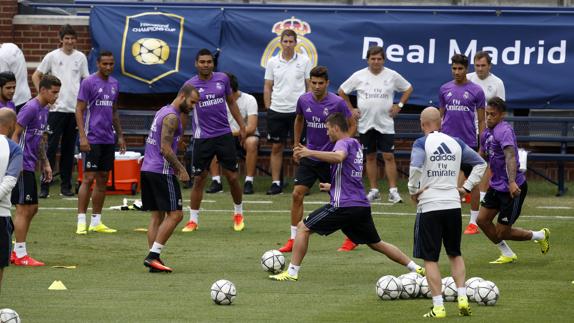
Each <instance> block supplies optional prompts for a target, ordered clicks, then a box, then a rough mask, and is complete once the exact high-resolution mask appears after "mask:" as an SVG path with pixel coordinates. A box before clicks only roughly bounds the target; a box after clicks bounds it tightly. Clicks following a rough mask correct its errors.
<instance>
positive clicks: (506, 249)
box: [496, 240, 514, 257]
mask: <svg viewBox="0 0 574 323" xmlns="http://www.w3.org/2000/svg"><path fill="white" fill-rule="evenodd" d="M496 246H497V247H498V249H500V252H501V253H502V255H503V256H506V257H512V256H513V255H514V252H513V251H512V249H510V247H509V246H508V244H506V241H504V240H502V241H500V242H499V243H497V244H496Z"/></svg>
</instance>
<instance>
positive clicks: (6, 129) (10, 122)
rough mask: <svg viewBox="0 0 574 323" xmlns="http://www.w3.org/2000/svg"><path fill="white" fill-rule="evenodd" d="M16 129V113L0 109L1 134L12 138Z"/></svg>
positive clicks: (7, 109) (8, 109)
mask: <svg viewBox="0 0 574 323" xmlns="http://www.w3.org/2000/svg"><path fill="white" fill-rule="evenodd" d="M15 127H16V112H14V110H12V109H10V108H1V109H0V134H2V135H5V136H7V137H10V136H12V132H14V128H15Z"/></svg>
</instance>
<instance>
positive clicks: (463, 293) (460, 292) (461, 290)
mask: <svg viewBox="0 0 574 323" xmlns="http://www.w3.org/2000/svg"><path fill="white" fill-rule="evenodd" d="M456 290H457V292H458V296H459V297H460V296H466V287H464V286H463V287H457V288H456Z"/></svg>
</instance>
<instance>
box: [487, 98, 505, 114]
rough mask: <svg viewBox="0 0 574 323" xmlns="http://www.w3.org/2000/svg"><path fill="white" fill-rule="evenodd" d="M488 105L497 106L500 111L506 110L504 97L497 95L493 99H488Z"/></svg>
mask: <svg viewBox="0 0 574 323" xmlns="http://www.w3.org/2000/svg"><path fill="white" fill-rule="evenodd" d="M487 105H488V106H490V107H493V108H495V109H496V110H498V111H501V112H504V111H506V102H504V100H503V99H501V98H499V97H497V96H495V97H493V98H492V99H490V100H488V103H487Z"/></svg>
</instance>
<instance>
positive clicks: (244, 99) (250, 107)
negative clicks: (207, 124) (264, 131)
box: [227, 92, 259, 136]
mask: <svg viewBox="0 0 574 323" xmlns="http://www.w3.org/2000/svg"><path fill="white" fill-rule="evenodd" d="M236 102H237V107H238V108H239V113H241V117H242V118H243V122H244V123H245V127H247V117H248V116H252V115H258V114H259V108H258V107H257V100H256V99H255V97H254V96H253V95H251V94H249V93H245V92H240V95H239V98H237V101H236ZM227 119H228V120H229V126H230V127H231V131H233V132H236V131H239V125H238V124H237V121H235V119H234V118H233V116H232V115H231V112H230V111H229V106H228V107H227ZM255 135H256V136H259V131H258V130H257V129H255Z"/></svg>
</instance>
